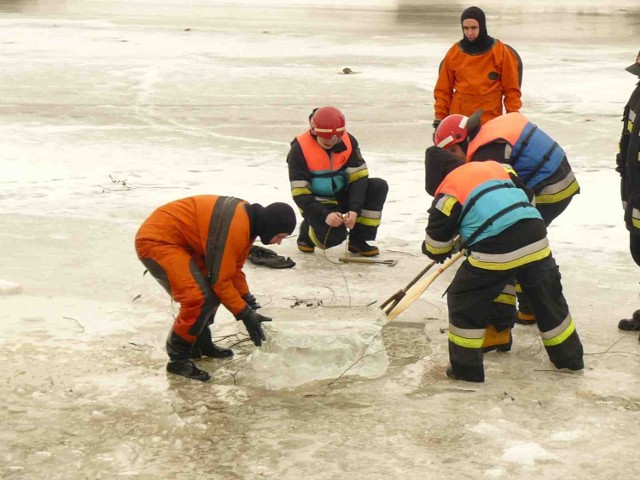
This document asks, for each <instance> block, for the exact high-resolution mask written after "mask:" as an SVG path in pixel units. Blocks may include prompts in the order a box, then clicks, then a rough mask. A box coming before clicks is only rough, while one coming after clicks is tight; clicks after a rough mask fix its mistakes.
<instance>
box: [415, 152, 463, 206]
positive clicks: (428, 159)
mask: <svg viewBox="0 0 640 480" xmlns="http://www.w3.org/2000/svg"><path fill="white" fill-rule="evenodd" d="M465 163H466V162H465V161H464V160H462V159H460V158H458V157H457V156H456V154H455V153H453V152H450V151H449V150H445V149H444V148H440V147H436V146H433V147H429V148H427V151H426V152H425V154H424V174H425V175H424V189H425V190H426V191H427V193H428V194H429V195H431V196H432V197H433V196H434V195H435V193H436V190H437V189H438V187H439V186H440V184H441V183H442V181H443V180H444V177H446V176H447V175H449V174H450V173H451V172H452V171H454V170H455V169H456V168H458V167H461V166H462V165H464V164H465Z"/></svg>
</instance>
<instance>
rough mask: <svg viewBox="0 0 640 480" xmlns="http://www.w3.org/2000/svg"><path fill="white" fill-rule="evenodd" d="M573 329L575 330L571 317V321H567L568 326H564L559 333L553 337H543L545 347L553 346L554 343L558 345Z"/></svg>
mask: <svg viewBox="0 0 640 480" xmlns="http://www.w3.org/2000/svg"><path fill="white" fill-rule="evenodd" d="M575 330H576V324H575V323H574V321H573V318H572V319H571V323H569V326H568V327H567V328H565V329H564V330H563V331H562V332H561V333H560V334H559V335H556V336H555V337H552V338H548V339H545V338H543V339H542V343H543V344H544V346H545V347H554V346H556V345H560V344H561V343H562V342H564V341H565V340H566V339H567V338H569V335H571V334H572V333H573V332H574V331H575Z"/></svg>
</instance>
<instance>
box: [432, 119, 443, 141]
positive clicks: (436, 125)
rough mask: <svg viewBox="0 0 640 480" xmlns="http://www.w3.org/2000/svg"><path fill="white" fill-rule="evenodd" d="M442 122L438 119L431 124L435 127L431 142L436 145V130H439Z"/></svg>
mask: <svg viewBox="0 0 640 480" xmlns="http://www.w3.org/2000/svg"><path fill="white" fill-rule="evenodd" d="M440 122H441V120H438V119H436V120H434V121H433V123H432V124H431V126H432V127H433V135H431V140H432V141H433V144H434V145H435V143H436V130H437V129H438V125H440Z"/></svg>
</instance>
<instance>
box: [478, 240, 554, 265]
mask: <svg viewBox="0 0 640 480" xmlns="http://www.w3.org/2000/svg"><path fill="white" fill-rule="evenodd" d="M548 246H549V240H547V237H544V238H543V239H541V240H538V241H537V242H534V243H530V244H529V245H525V246H524V247H522V248H519V249H518V250H514V251H513V252H508V253H483V252H474V251H472V252H471V257H472V258H474V259H475V260H477V261H479V262H488V263H508V262H511V261H513V260H517V259H519V258H522V257H526V256H527V255H530V254H532V253H535V252H539V251H540V250H542V249H544V248H546V247H548Z"/></svg>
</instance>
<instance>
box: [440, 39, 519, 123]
mask: <svg viewBox="0 0 640 480" xmlns="http://www.w3.org/2000/svg"><path fill="white" fill-rule="evenodd" d="M520 72H521V62H520V59H519V57H518V56H517V54H515V53H514V52H513V51H512V49H511V48H510V47H509V46H508V45H506V44H504V43H502V42H501V41H500V40H497V39H496V40H495V44H494V45H493V47H491V49H490V50H488V51H487V52H484V53H481V54H477V55H471V54H468V53H465V52H464V51H463V50H462V48H461V47H460V45H459V43H456V44H455V45H453V46H452V47H451V48H450V49H449V51H448V52H447V54H446V55H445V57H444V60H443V61H442V63H441V64H440V71H439V75H438V81H437V82H436V86H435V88H434V92H433V95H434V99H435V105H434V107H435V118H436V119H438V120H442V119H444V118H445V117H447V116H449V115H452V114H454V113H459V114H461V115H465V116H467V117H468V116H470V115H471V114H473V112H475V111H476V110H478V109H479V108H482V109H483V110H484V113H483V114H482V118H481V122H482V123H485V122H487V121H489V120H491V119H492V118H495V117H498V116H500V115H502V113H503V109H502V101H503V100H502V99H503V97H504V108H505V109H506V111H507V113H510V112H517V111H519V110H520V107H522V101H521V100H520V97H521V95H522V93H521V91H520V83H521V80H522V77H521V73H520Z"/></svg>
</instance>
